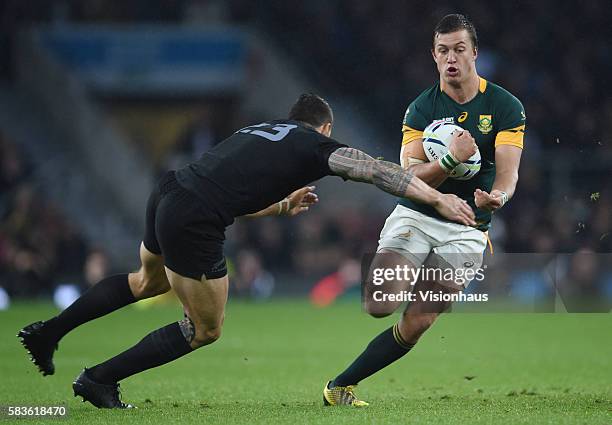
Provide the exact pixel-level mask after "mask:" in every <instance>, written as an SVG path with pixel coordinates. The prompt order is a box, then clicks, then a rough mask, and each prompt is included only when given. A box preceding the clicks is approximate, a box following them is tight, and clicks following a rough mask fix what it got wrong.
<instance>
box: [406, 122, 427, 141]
mask: <svg viewBox="0 0 612 425" xmlns="http://www.w3.org/2000/svg"><path fill="white" fill-rule="evenodd" d="M402 133H403V136H402V146H403V145H407V144H408V143H410V142H412V141H413V140H416V139H422V138H423V131H421V130H415V129H414V128H411V127H408V126H407V125H406V124H404V125H403V126H402Z"/></svg>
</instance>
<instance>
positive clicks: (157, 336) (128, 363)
mask: <svg viewBox="0 0 612 425" xmlns="http://www.w3.org/2000/svg"><path fill="white" fill-rule="evenodd" d="M191 351H193V348H191V346H190V345H189V343H188V342H187V340H186V339H185V336H184V335H183V332H182V331H181V327H180V325H179V324H178V322H175V323H172V324H170V325H167V326H164V327H163V328H160V329H157V330H156V331H153V332H151V333H150V334H149V335H147V336H145V337H144V338H143V339H142V340H140V342H139V343H138V344H136V345H134V346H133V347H132V348H130V349H128V350H126V351H124V352H123V353H121V354H119V355H117V356H115V357H113V358H111V359H108V360H107V361H105V362H104V363H100V364H99V365H97V366H94V367H93V368H91V369H89V376H90V377H91V379H93V380H94V381H96V382H100V383H102V384H114V383H116V382H119V381H121V380H122V379H125V378H127V377H128V376H132V375H134V374H136V373H139V372H142V371H144V370H147V369H151V368H153V367H157V366H161V365H163V364H166V363H170V362H171V361H173V360H176V359H178V358H179V357H182V356H184V355H185V354H188V353H190V352H191Z"/></svg>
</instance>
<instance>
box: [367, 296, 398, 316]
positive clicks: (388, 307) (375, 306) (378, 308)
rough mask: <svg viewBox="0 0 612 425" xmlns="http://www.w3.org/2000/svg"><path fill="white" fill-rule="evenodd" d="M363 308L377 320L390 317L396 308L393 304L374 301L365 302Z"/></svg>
mask: <svg viewBox="0 0 612 425" xmlns="http://www.w3.org/2000/svg"><path fill="white" fill-rule="evenodd" d="M363 307H364V309H365V311H366V313H368V314H369V315H370V316H372V317H375V318H377V319H380V318H383V317H387V316H390V315H391V314H392V313H393V312H394V311H395V308H396V306H395V305H394V304H393V303H382V302H375V301H372V300H369V301H365V302H364V305H363Z"/></svg>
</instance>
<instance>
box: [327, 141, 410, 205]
mask: <svg viewBox="0 0 612 425" xmlns="http://www.w3.org/2000/svg"><path fill="white" fill-rule="evenodd" d="M329 168H330V169H331V170H332V171H333V172H334V174H336V175H338V176H341V177H344V178H347V179H350V180H354V181H359V182H365V183H372V184H374V185H376V186H377V187H378V188H380V189H382V190H384V191H385V192H388V193H391V194H393V195H396V196H405V195H406V192H407V191H408V186H409V185H410V181H411V180H412V173H410V172H409V171H407V170H404V169H403V168H402V167H401V166H399V165H398V164H394V163H392V162H388V161H380V160H376V159H374V158H372V157H371V156H370V155H368V154H366V153H365V152H362V151H360V150H358V149H353V148H340V149H338V150H336V151H334V152H333V153H332V154H331V155H330V157H329Z"/></svg>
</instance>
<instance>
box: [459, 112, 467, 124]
mask: <svg viewBox="0 0 612 425" xmlns="http://www.w3.org/2000/svg"><path fill="white" fill-rule="evenodd" d="M467 117H468V113H467V112H462V113H461V115H459V118H457V121H458V122H463V121H465V120H467Z"/></svg>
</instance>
